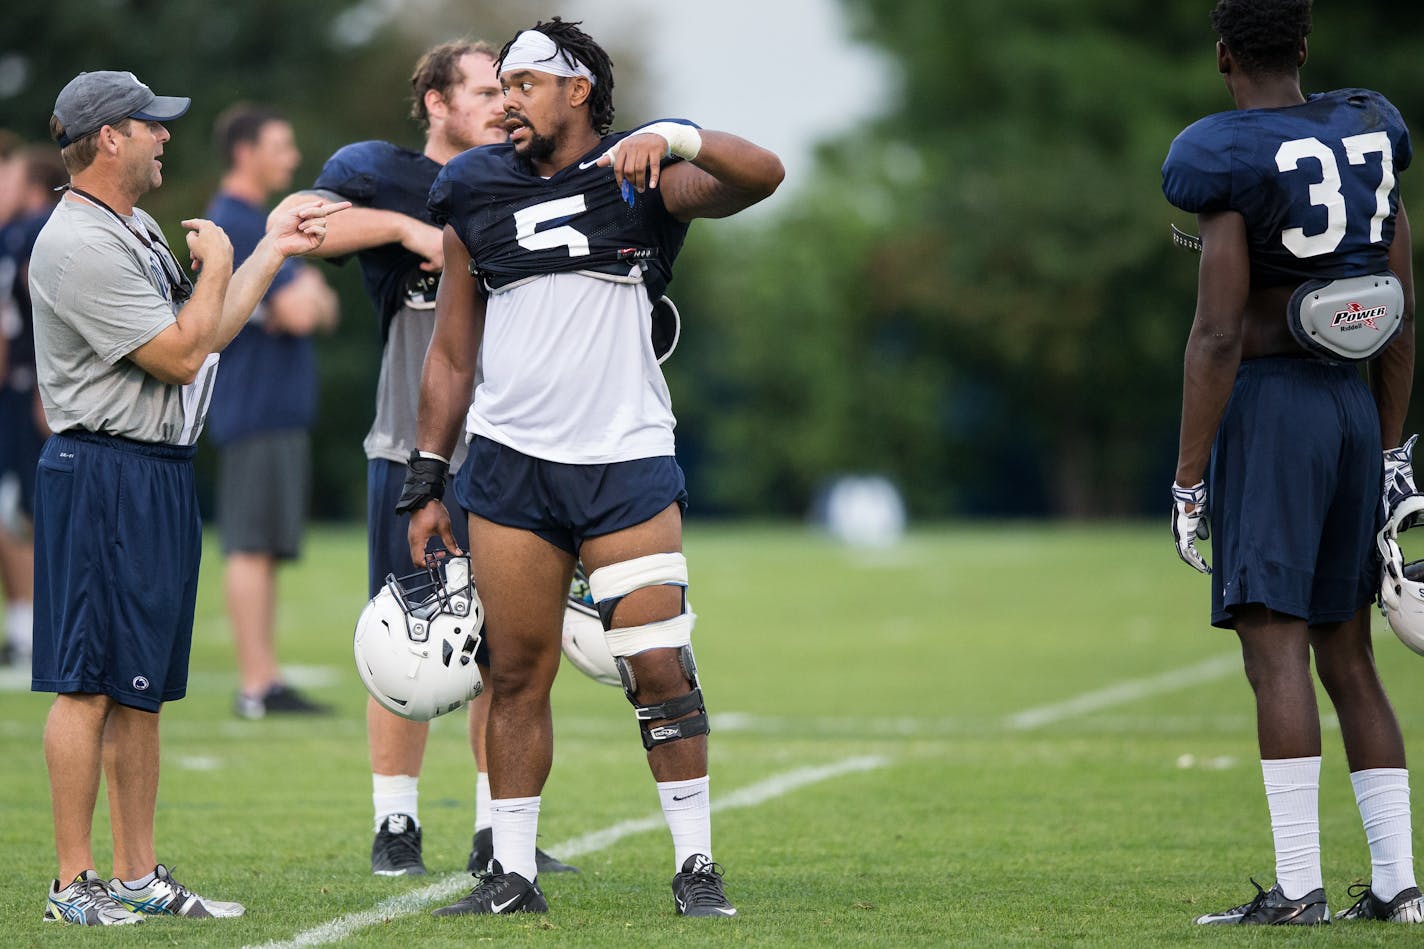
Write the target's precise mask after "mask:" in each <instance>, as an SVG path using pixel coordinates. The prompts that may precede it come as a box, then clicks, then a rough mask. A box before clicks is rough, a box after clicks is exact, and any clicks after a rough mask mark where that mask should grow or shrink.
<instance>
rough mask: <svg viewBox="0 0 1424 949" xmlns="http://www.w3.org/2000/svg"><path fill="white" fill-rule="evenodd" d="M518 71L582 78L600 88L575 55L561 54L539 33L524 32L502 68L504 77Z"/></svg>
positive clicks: (512, 47) (517, 39) (517, 37)
mask: <svg viewBox="0 0 1424 949" xmlns="http://www.w3.org/2000/svg"><path fill="white" fill-rule="evenodd" d="M518 69H528V70H531V71H533V72H543V73H549V74H550V75H552V76H582V77H583V78H585V79H587V80H588V81H589V84H590V85H598V80H597V79H595V78H593V73H592V72H591V71H590V70H589V68H588V67H587V66H585V65H584V64H583V63H581V62H579V61H578V59H577V57H575V56H574V55H573V54H572V53H566V52H562V51H560V49H559V47H558V45H557V44H556V43H555V42H554V41H553V40H551V39H550V38H549V37H548V36H546V35H545V34H543V33H540V32H539V31H538V30H525V31H524V32H523V33H520V34H519V35H518V36H516V37H515V38H514V42H513V43H512V44H510V47H509V52H508V53H506V54H505V56H504V60H503V62H501V63H500V64H499V71H500V73H501V75H502V74H504V73H507V72H514V71H515V70H518Z"/></svg>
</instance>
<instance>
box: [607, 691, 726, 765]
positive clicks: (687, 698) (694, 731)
mask: <svg viewBox="0 0 1424 949" xmlns="http://www.w3.org/2000/svg"><path fill="white" fill-rule="evenodd" d="M628 701H630V702H632V703H633V714H634V715H635V716H636V717H637V719H638V727H639V728H641V729H642V732H643V749H644V750H646V751H652V750H653V747H654V746H655V745H663V744H666V743H668V742H670V741H680V740H682V739H683V738H694V737H696V736H698V735H706V734H708V733H709V732H711V731H712V727H711V725H710V723H709V722H708V721H707V709H706V708H705V707H704V706H703V704H702V690H701V689H697V688H694V689H693V690H692V691H691V692H689V693H687V694H686V695H682V696H679V697H677V698H675V699H668V700H667V701H666V702H662V703H660V704H658V705H639V704H638V703H637V702H636V701H634V700H633V698H632V696H629V697H628ZM691 711H696V712H697V714H696V715H691V716H688V717H687V718H679V719H678V720H677V721H675V722H668V723H666V724H664V725H649V724H648V723H649V722H652V721H657V720H659V719H668V718H678V716H680V715H687V713H688V712H691Z"/></svg>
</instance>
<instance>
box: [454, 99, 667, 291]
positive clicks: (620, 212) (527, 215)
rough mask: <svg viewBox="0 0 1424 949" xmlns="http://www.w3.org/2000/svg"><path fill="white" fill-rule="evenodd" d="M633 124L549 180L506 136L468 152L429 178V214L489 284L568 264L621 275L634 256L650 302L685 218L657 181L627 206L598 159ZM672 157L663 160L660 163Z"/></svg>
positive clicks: (662, 284) (663, 281)
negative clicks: (451, 232)
mask: <svg viewBox="0 0 1424 949" xmlns="http://www.w3.org/2000/svg"><path fill="white" fill-rule="evenodd" d="M665 121H678V120H665ZM636 132H637V129H633V130H632V131H628V132H615V133H613V134H611V135H608V136H605V137H604V138H603V140H602V141H600V142H599V143H598V145H597V146H595V147H594V148H593V149H592V150H591V151H589V152H588V153H587V154H586V155H584V156H583V157H582V159H581V160H580V161H577V162H574V163H573V164H571V165H569V166H568V167H566V168H563V169H561V170H560V171H558V172H557V173H556V174H554V175H553V176H552V177H550V178H547V179H546V178H541V177H540V176H539V175H537V174H536V173H535V172H534V170H533V169H532V168H531V167H530V166H529V165H528V164H527V163H526V162H524V161H523V160H521V159H519V158H517V157H516V156H515V154H514V146H513V145H510V144H503V145H487V146H485V147H484V148H478V149H474V150H472V151H468V152H465V153H464V154H463V155H460V156H458V157H456V158H455V159H453V160H452V161H451V162H450V163H449V164H447V165H446V166H445V169H444V170H443V171H442V172H441V173H440V176H439V177H438V178H437V179H436V180H435V187H434V188H432V189H431V191H430V213H431V217H433V218H434V220H435V221H436V223H438V224H443V223H448V224H449V225H450V226H451V227H453V228H454V229H455V232H456V233H457V234H459V236H460V239H461V240H462V241H464V244H465V247H466V248H468V249H469V251H470V260H471V262H472V263H473V264H474V266H475V267H476V268H478V271H479V276H480V279H481V280H482V281H483V282H484V284H485V285H486V286H487V287H489V288H492V289H498V288H500V287H502V286H505V285H506V284H510V283H513V282H514V281H516V280H521V279H523V278H525V277H531V276H537V275H540V274H550V273H560V272H567V271H572V270H587V271H592V272H595V273H606V274H609V275H612V276H619V277H626V276H627V275H628V272H629V270H630V269H631V267H632V266H633V265H634V264H636V263H638V262H641V263H643V264H646V266H647V269H646V270H645V271H644V273H643V282H644V285H645V286H646V288H647V291H648V298H649V299H651V300H656V299H658V298H659V297H661V296H662V295H663V292H664V290H666V289H667V285H668V282H669V281H670V280H672V265H673V261H674V260H675V259H676V258H677V254H678V251H680V250H681V249H682V242H683V239H684V238H685V237H686V236H687V225H686V224H684V223H682V222H681V221H678V220H676V219H675V218H673V216H672V215H670V214H669V213H668V212H667V209H666V208H665V207H664V206H663V197H662V192H661V191H660V190H658V189H656V188H652V189H648V190H646V191H644V192H643V193H642V194H638V195H636V196H635V199H634V201H633V204H632V206H631V207H630V206H629V205H628V204H627V203H626V202H625V201H624V200H623V198H622V196H621V195H620V194H619V193H618V187H617V186H616V185H615V184H614V177H613V169H611V168H600V167H598V166H597V165H595V162H596V161H597V159H598V157H599V156H600V155H602V154H603V153H604V152H606V151H607V150H608V149H610V148H612V147H613V146H614V145H616V144H617V143H618V142H620V141H622V140H623V139H625V138H627V137H628V136H629V135H633V134H635V133H636ZM679 160H680V159H676V158H672V159H664V161H663V167H664V168H666V167H667V166H668V165H670V164H672V163H674V162H676V161H679Z"/></svg>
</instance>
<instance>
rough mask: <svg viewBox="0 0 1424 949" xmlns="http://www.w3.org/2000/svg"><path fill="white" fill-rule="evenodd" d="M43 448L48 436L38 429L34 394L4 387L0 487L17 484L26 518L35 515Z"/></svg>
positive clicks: (0, 392) (0, 417)
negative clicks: (36, 481)
mask: <svg viewBox="0 0 1424 949" xmlns="http://www.w3.org/2000/svg"><path fill="white" fill-rule="evenodd" d="M43 445H44V436H43V435H41V434H40V430H39V429H38V428H36V427H35V415H34V393H32V392H20V391H17V390H15V389H12V388H10V387H9V386H4V385H0V484H4V483H5V482H7V481H12V482H13V483H14V484H15V486H16V487H17V488H18V489H19V492H18V494H17V496H16V500H17V501H18V502H19V508H20V510H21V511H22V512H23V513H24V514H25V515H26V516H29V515H31V514H33V512H34V507H35V466H36V465H37V464H38V463H39V460H40V448H41V446H43Z"/></svg>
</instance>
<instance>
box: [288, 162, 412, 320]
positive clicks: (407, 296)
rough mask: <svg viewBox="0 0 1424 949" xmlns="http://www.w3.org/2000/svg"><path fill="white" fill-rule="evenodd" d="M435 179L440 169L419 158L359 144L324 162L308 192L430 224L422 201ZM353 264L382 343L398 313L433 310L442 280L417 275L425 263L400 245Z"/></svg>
mask: <svg viewBox="0 0 1424 949" xmlns="http://www.w3.org/2000/svg"><path fill="white" fill-rule="evenodd" d="M439 173H440V164H439V163H438V162H436V161H434V160H432V159H430V158H427V157H426V156H425V155H422V154H421V153H420V152H413V151H411V150H410V149H408V148H401V147H400V146H399V145H392V144H391V143H390V142H357V143H356V144H354V145H347V146H346V147H344V148H342V149H340V150H338V151H337V152H336V154H334V155H332V156H331V157H330V158H329V159H327V162H326V164H325V165H324V166H322V169H321V174H320V175H319V176H318V177H317V179H316V184H314V185H312V190H314V191H333V192H335V193H336V194H339V195H341V197H343V198H346V199H348V200H350V201H351V203H352V204H355V205H359V206H362V207H368V208H375V209H376V210H379V211H396V212H398V213H400V214H404V215H406V216H408V217H413V218H415V219H416V220H419V221H424V222H425V223H427V224H432V223H434V222H432V221H431V219H430V212H429V211H428V210H427V209H426V198H427V196H428V195H429V194H430V186H431V184H432V183H433V182H434V181H435V176H436V175H438V174H439ZM357 259H358V260H359V261H360V262H361V279H362V281H363V282H364V283H365V285H366V293H367V294H368V295H369V296H370V297H371V301H372V302H373V303H375V304H376V308H377V310H378V311H379V313H380V316H381V338H382V339H385V337H386V334H387V333H388V331H389V330H390V325H391V320H392V319H393V318H394V317H395V315H396V314H397V313H398V312H400V310H401V308H402V307H405V306H413V307H415V308H416V309H430V308H432V307H434V306H435V289H436V286H437V285H438V283H439V280H440V275H439V274H433V273H427V272H425V271H424V270H421V269H420V265H421V264H422V263H423V262H424V261H423V259H422V258H421V257H420V256H419V255H417V254H413V253H411V252H410V251H408V250H406V249H405V248H404V247H402V246H401V245H400V244H385V245H382V246H380V247H373V248H370V249H369V250H363V251H361V252H360V253H359V254H357ZM337 262H338V263H341V262H344V259H338V260H337Z"/></svg>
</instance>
